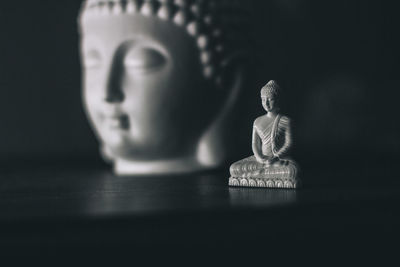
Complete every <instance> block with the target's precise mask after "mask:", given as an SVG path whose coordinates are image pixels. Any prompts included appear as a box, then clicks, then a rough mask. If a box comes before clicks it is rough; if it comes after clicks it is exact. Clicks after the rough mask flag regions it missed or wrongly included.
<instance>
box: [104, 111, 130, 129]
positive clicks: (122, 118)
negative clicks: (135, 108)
mask: <svg viewBox="0 0 400 267" xmlns="http://www.w3.org/2000/svg"><path fill="white" fill-rule="evenodd" d="M104 123H105V124H106V125H107V126H108V127H109V128H110V129H114V130H128V129H129V118H128V116H127V115H125V114H112V115H111V116H106V117H104Z"/></svg>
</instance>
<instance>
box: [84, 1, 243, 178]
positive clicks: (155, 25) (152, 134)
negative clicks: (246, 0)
mask: <svg viewBox="0 0 400 267" xmlns="http://www.w3.org/2000/svg"><path fill="white" fill-rule="evenodd" d="M245 23H246V16H245V13H244V12H243V8H242V6H241V5H240V3H238V1H232V0H230V1H214V0H208V1H207V0H88V1H86V2H84V3H83V6H82V11H81V15H80V18H79V25H80V41H81V62H82V72H83V75H82V77H83V102H84V107H85V111H86V113H87V116H88V118H89V121H90V124H91V126H92V128H93V129H94V132H95V134H96V136H97V137H98V139H99V142H100V147H101V153H102V155H103V156H104V158H105V159H106V160H108V161H110V162H112V163H114V170H115V172H116V173H117V174H155V173H174V172H186V171H194V170H199V169H203V168H210V167H215V166H217V165H219V164H220V163H221V162H223V161H224V159H225V158H224V157H225V155H224V153H225V152H224V151H225V147H224V145H222V144H223V140H224V138H225V135H226V132H227V130H229V129H224V124H226V121H228V120H229V117H230V116H231V115H232V114H231V113H232V112H231V110H232V107H233V105H234V104H235V101H236V96H237V95H238V93H239V91H240V90H241V87H242V80H243V76H244V69H243V64H242V63H241V62H242V61H241V60H240V59H241V57H242V55H243V53H244V52H245V49H244V47H245V46H244V45H245V43H246V38H247V37H246V36H245V35H243V33H242V32H241V29H243V28H245V26H244V24H245Z"/></svg>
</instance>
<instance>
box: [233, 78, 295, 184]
mask: <svg viewBox="0 0 400 267" xmlns="http://www.w3.org/2000/svg"><path fill="white" fill-rule="evenodd" d="M279 92H280V87H279V85H278V84H277V83H276V82H275V81H269V82H268V83H267V84H266V85H265V86H264V87H263V88H262V89H261V101H262V106H263V107H264V109H265V111H267V114H265V115H263V116H261V117H258V118H257V119H256V120H255V121H254V124H253V141H252V149H253V153H254V155H253V156H250V157H248V158H245V159H243V160H240V161H238V162H235V163H234V164H232V165H231V167H230V174H231V177H230V178H229V185H230V186H249V187H271V188H296V187H297V186H298V185H299V181H298V177H297V174H298V167H297V164H296V163H295V162H294V161H293V160H292V159H290V158H289V157H288V154H289V150H290V148H291V145H292V134H291V125H290V119H289V118H288V117H286V116H284V115H281V114H279V107H278V103H279Z"/></svg>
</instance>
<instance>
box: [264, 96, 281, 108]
mask: <svg viewBox="0 0 400 267" xmlns="http://www.w3.org/2000/svg"><path fill="white" fill-rule="evenodd" d="M261 102H262V106H263V108H264V109H265V110H266V111H267V112H273V111H276V109H277V106H276V103H277V101H276V98H275V97H273V96H261Z"/></svg>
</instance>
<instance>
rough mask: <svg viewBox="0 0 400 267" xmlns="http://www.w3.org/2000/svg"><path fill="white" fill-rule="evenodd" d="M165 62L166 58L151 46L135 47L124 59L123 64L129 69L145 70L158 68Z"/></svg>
mask: <svg viewBox="0 0 400 267" xmlns="http://www.w3.org/2000/svg"><path fill="white" fill-rule="evenodd" d="M165 63H166V58H165V57H164V55H162V54H161V53H160V52H158V51H156V50H154V49H152V48H135V49H132V50H131V51H129V52H128V53H127V54H126V56H125V59H124V66H125V68H127V69H128V70H129V71H138V72H146V71H153V70H156V69H159V68H160V67H162V66H164V65H165Z"/></svg>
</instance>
